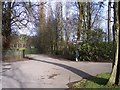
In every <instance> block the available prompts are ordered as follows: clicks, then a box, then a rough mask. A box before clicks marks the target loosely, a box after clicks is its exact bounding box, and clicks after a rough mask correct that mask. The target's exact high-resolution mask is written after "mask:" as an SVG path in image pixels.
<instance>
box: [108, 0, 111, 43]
mask: <svg viewBox="0 0 120 90" xmlns="http://www.w3.org/2000/svg"><path fill="white" fill-rule="evenodd" d="M110 18H111V0H109V2H108V43H109V42H110V41H111V19H110Z"/></svg>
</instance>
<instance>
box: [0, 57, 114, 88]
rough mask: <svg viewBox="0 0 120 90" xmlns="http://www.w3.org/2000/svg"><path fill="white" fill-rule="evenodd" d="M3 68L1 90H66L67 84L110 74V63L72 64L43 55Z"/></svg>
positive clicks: (9, 64)
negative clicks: (58, 89)
mask: <svg viewBox="0 0 120 90" xmlns="http://www.w3.org/2000/svg"><path fill="white" fill-rule="evenodd" d="M29 57H31V58H34V59H33V60H28V61H19V62H13V63H8V64H7V65H6V64H5V65H4V66H3V74H2V75H3V77H2V82H3V84H2V86H3V88H67V87H68V85H67V84H68V83H69V82H75V81H78V80H81V79H82V78H88V77H91V76H95V75H96V74H99V73H102V72H110V71H111V67H112V64H111V63H94V62H73V61H63V60H62V61H61V60H58V59H53V58H51V57H47V56H45V55H29Z"/></svg>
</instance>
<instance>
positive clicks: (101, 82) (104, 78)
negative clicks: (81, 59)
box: [71, 73, 120, 88]
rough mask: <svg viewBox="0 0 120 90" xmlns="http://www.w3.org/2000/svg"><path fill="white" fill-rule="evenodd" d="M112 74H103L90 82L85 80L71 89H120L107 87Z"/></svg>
mask: <svg viewBox="0 0 120 90" xmlns="http://www.w3.org/2000/svg"><path fill="white" fill-rule="evenodd" d="M109 77H110V73H101V74H98V75H97V76H96V77H92V78H90V79H88V80H86V79H83V80H81V81H79V82H77V83H74V84H73V85H72V86H71V88H120V86H107V85H106V84H107V82H108V79H109Z"/></svg>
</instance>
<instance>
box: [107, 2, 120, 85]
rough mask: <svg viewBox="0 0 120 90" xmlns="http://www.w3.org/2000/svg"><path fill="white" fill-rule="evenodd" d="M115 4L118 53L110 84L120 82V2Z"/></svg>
mask: <svg viewBox="0 0 120 90" xmlns="http://www.w3.org/2000/svg"><path fill="white" fill-rule="evenodd" d="M114 5H115V7H116V8H115V9H116V12H115V13H116V14H115V15H116V16H115V17H116V22H115V27H116V30H115V41H116V45H117V47H116V54H115V64H114V66H113V70H112V73H111V76H110V78H109V81H108V83H107V84H108V85H114V84H116V85H118V83H119V74H120V72H119V71H120V66H119V63H120V58H119V57H120V55H119V33H120V32H119V30H120V21H119V20H120V14H119V10H120V2H119V3H118V2H114Z"/></svg>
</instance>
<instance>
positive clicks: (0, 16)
mask: <svg viewBox="0 0 120 90" xmlns="http://www.w3.org/2000/svg"><path fill="white" fill-rule="evenodd" d="M1 32H2V2H0V64H1V61H2V34H1ZM0 71H1V65H0Z"/></svg>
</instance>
